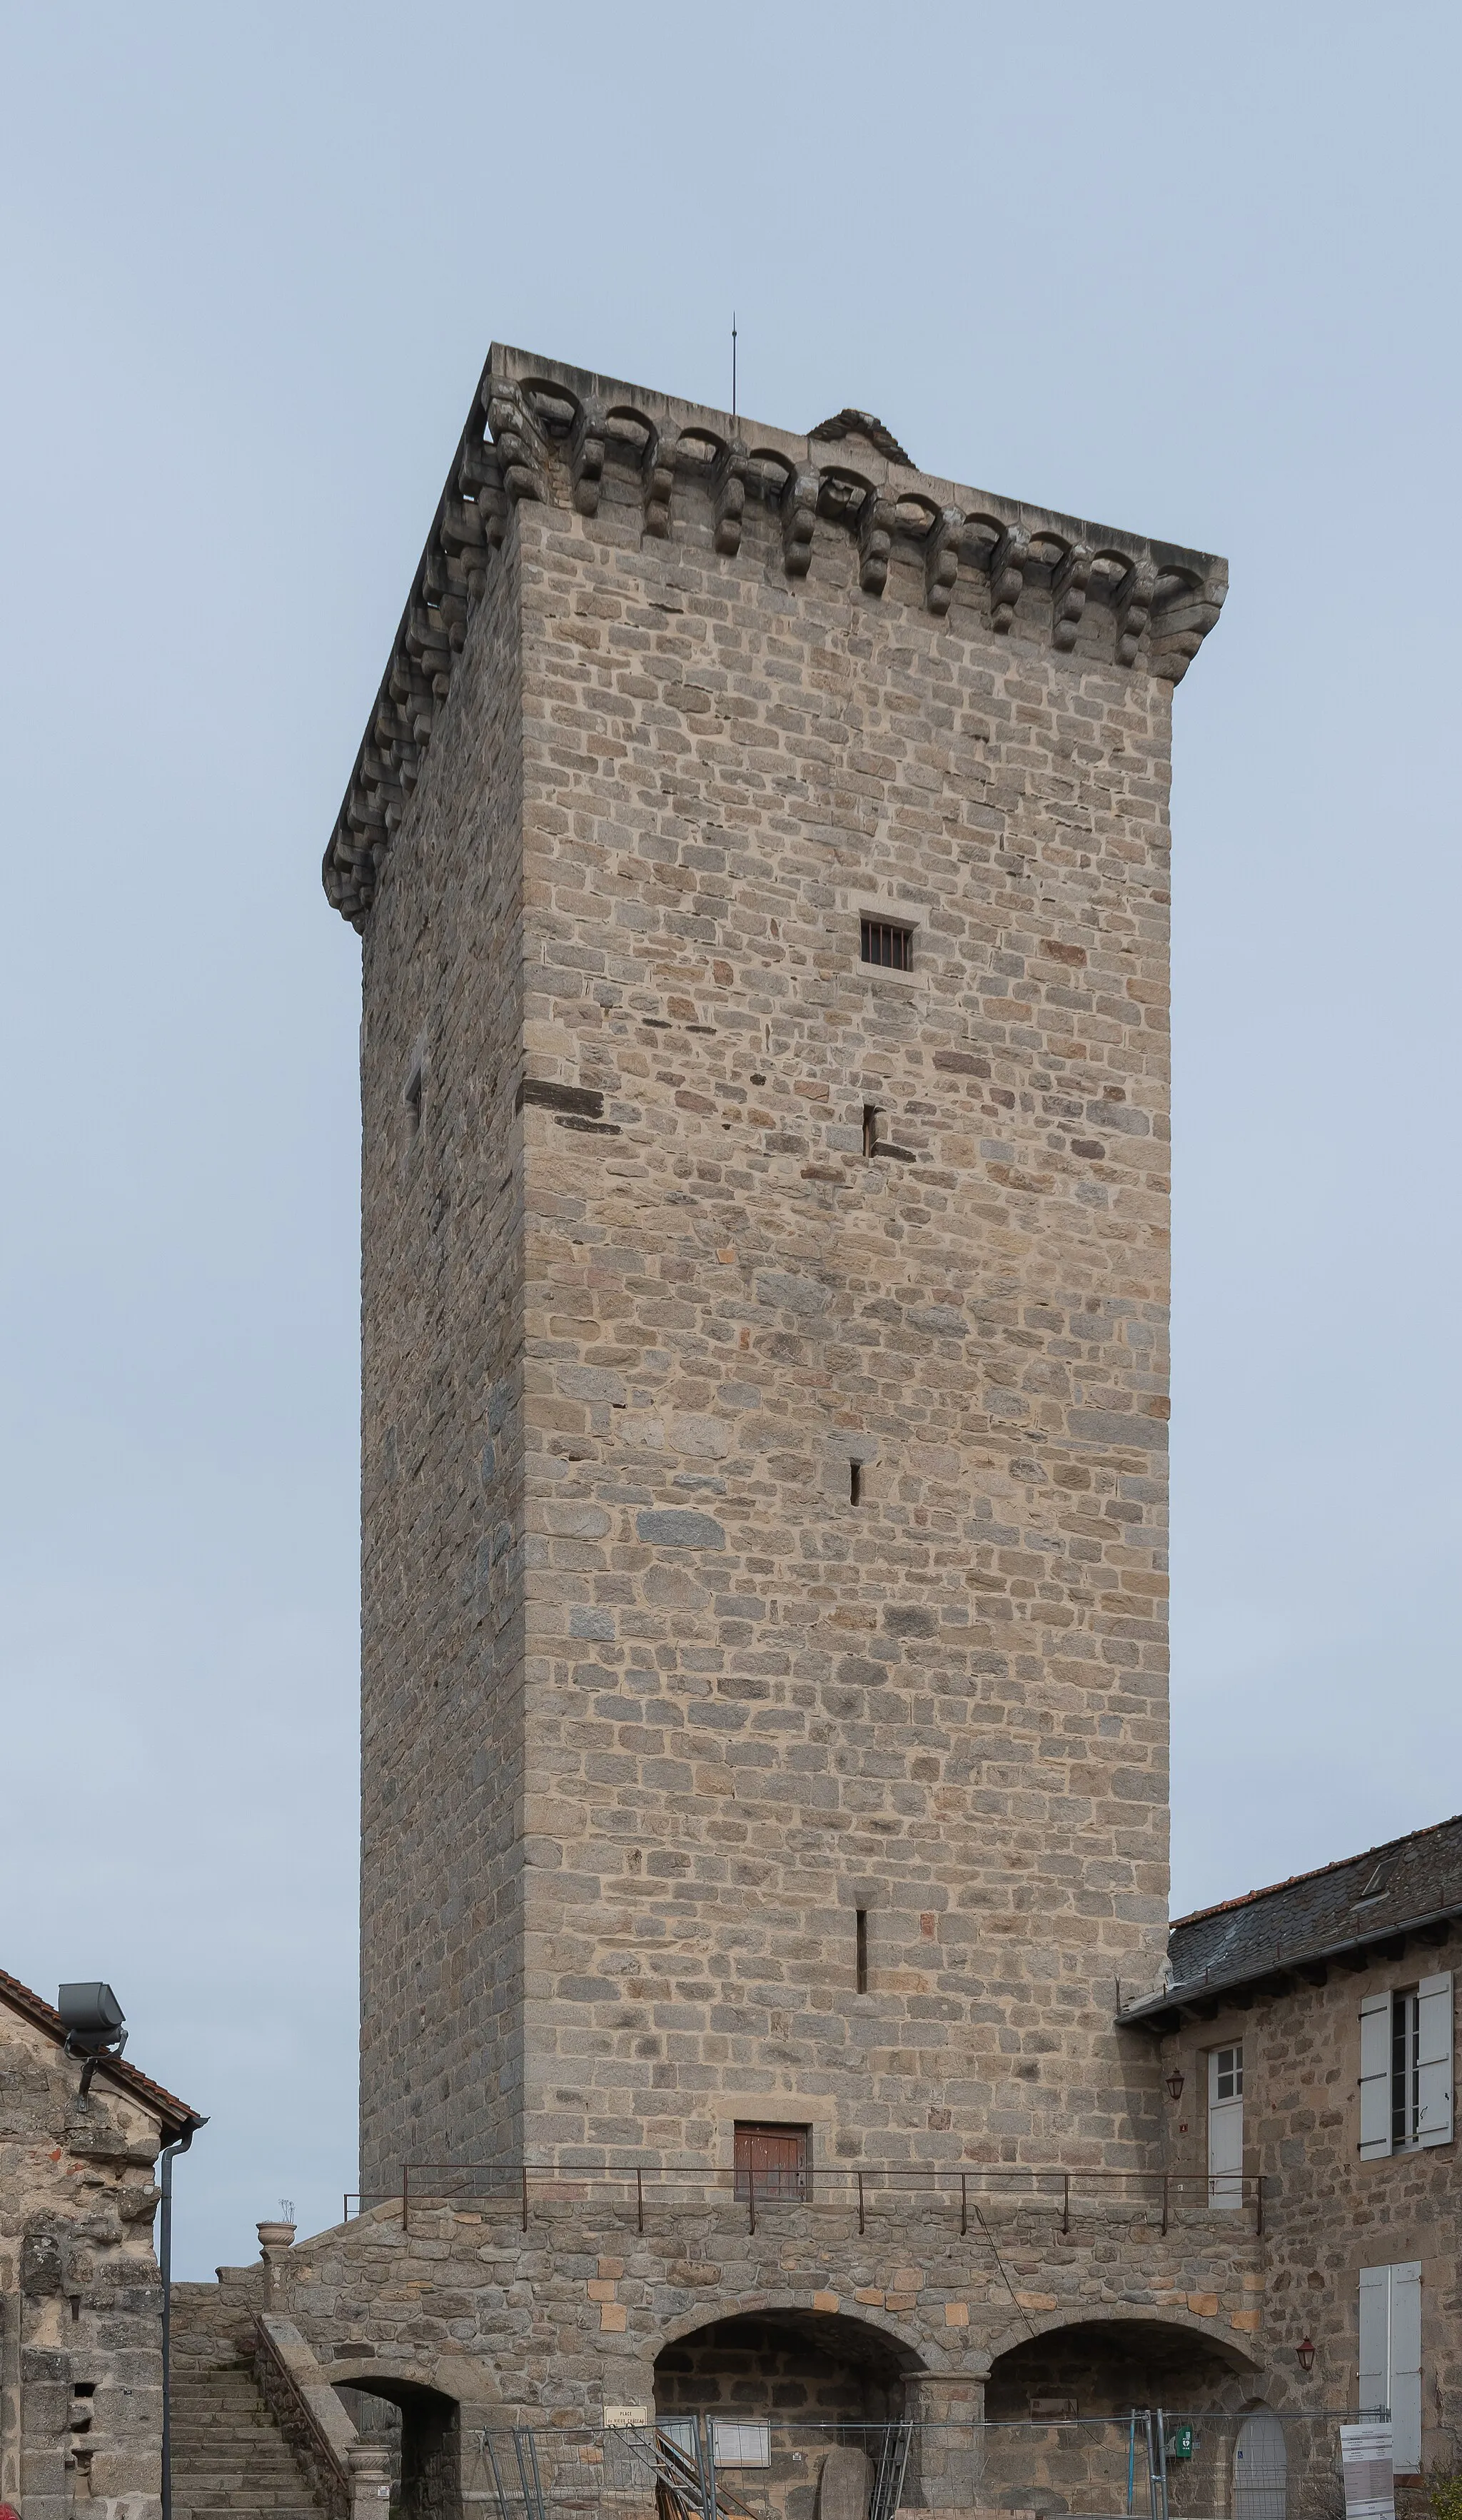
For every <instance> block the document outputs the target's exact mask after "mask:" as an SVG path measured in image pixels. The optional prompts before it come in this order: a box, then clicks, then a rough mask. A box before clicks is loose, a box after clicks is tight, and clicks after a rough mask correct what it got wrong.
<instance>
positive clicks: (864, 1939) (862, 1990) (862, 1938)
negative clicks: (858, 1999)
mask: <svg viewBox="0 0 1462 2520" xmlns="http://www.w3.org/2000/svg"><path fill="white" fill-rule="evenodd" d="M857 1967H858V1992H859V1994H860V1995H866V1994H867V1991H868V1912H867V1910H866V1908H860V1909H859V1911H858V1961H857Z"/></svg>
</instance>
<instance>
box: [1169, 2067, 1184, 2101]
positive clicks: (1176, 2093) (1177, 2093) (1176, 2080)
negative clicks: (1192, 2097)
mask: <svg viewBox="0 0 1462 2520" xmlns="http://www.w3.org/2000/svg"><path fill="white" fill-rule="evenodd" d="M1182 2085H1183V2078H1182V2076H1181V2074H1180V2073H1179V2072H1178V2069H1177V2067H1176V2066H1175V2065H1174V2068H1173V2071H1172V2073H1171V2074H1170V2075H1169V2077H1168V2096H1169V2098H1170V2099H1172V2100H1180V2099H1181V2098H1182Z"/></svg>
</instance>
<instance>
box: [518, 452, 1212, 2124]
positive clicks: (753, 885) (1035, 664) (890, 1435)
mask: <svg viewBox="0 0 1462 2520" xmlns="http://www.w3.org/2000/svg"><path fill="white" fill-rule="evenodd" d="M517 532H518V541H519V553H520V564H521V568H522V578H523V601H524V710H525V754H524V800H525V801H524V826H525V836H524V849H525V921H524V961H525V1008H524V1013H525V1042H526V1054H527V1059H528V1065H529V1070H530V1073H533V1074H537V1075H540V1076H545V1077H549V1078H553V1079H557V1080H561V1081H565V1082H569V1083H572V1084H575V1085H578V1086H581V1087H584V1086H587V1087H591V1088H593V1089H595V1090H596V1091H598V1092H599V1093H601V1094H602V1096H603V1098H604V1100H603V1111H604V1115H605V1120H606V1122H607V1124H608V1125H609V1126H610V1127H612V1128H613V1129H614V1130H615V1131H616V1132H617V1134H616V1135H614V1136H599V1135H586V1134H581V1133H575V1132H572V1131H570V1130H568V1129H566V1128H564V1127H562V1126H561V1125H560V1124H559V1122H558V1121H557V1120H556V1119H555V1118H554V1116H552V1115H551V1114H550V1113H549V1112H547V1111H544V1110H540V1109H530V1110H529V1111H528V1112H527V1113H526V1114H525V1120H526V1124H527V1125H526V1148H525V1183H526V1187H525V1194H524V1212H525V1234H526V1254H525V1258H526V1274H527V1297H526V1325H527V1345H526V1369H525V1371H526V1377H527V1394H528V1399H527V1411H526V1418H527V1434H526V1440H527V1463H526V1500H525V1503H526V1513H527V1521H528V1530H527V1551H528V1553H527V1561H526V1562H527V1572H526V1579H525V1581H526V1594H527V1602H526V1619H527V1656H528V1662H527V1709H528V1714H527V1728H528V1751H527V1761H528V1778H529V1783H528V1796H527V1806H526V1823H525V1825H526V1830H527V1839H528V1850H529V1872H528V1884H529V1887H528V1893H527V1905H526V1928H527V1936H528V1958H527V1988H528V1998H527V2014H526V2030H525V2045H526V2063H525V2073H526V2078H527V2091H526V2116H525V2123H526V2125H527V2126H528V2127H529V2128H531V2130H532V2137H533V2148H534V2151H535V2154H541V2153H542V2152H543V2151H544V2150H545V2149H547V2148H549V2147H554V2146H568V2147H572V2148H573V2150H574V2154H575V2156H576V2157H577V2155H578V2154H579V2153H580V2152H581V2151H583V2150H587V2151H589V2152H592V2153H596V2154H598V2155H601V2156H603V2155H607V2156H609V2157H613V2156H615V2155H616V2154H618V2155H623V2154H625V2153H626V2152H627V2151H628V2150H630V2149H632V2148H633V2149H638V2148H641V2147H644V2148H646V2149H648V2150H649V2151H650V2152H651V2153H660V2154H664V2155H666V2156H672V2155H675V2154H677V2153H685V2154H688V2155H695V2154H707V2155H709V2156H711V2157H712V2158H715V2159H718V2160H722V2161H724V2160H726V2159H728V2158H729V2157H730V2146H731V2125H732V2121H733V2120H734V2119H735V2118H736V2117H737V2116H742V2117H755V2116H758V2115H762V2116H771V2117H774V2118H776V2119H785V2120H801V2119H806V2120H808V2121H810V2122H812V2123H814V2124H815V2126H816V2140H817V2141H818V2142H819V2143H820V2145H822V2146H824V2147H830V2149H831V2151H832V2152H833V2153H834V2154H835V2155H839V2156H844V2157H853V2156H856V2155H858V2154H860V2153H863V2154H865V2155H868V2156H871V2157H884V2158H904V2157H908V2156H911V2155H912V2156H919V2155H926V2154H930V2153H939V2154H944V2153H948V2152H950V2151H951V2150H952V2149H953V2151H954V2152H956V2153H957V2152H958V2150H959V2149H960V2147H973V2148H974V2149H975V2150H976V2151H977V2152H979V2153H981V2154H984V2155H987V2156H996V2157H1001V2156H1003V2157H1014V2156H1020V2157H1025V2156H1026V2155H1027V2154H1031V2155H1034V2156H1039V2157H1043V2158H1046V2159H1049V2158H1052V2157H1054V2156H1055V2155H1056V2154H1057V2153H1058V2152H1060V2151H1061V2150H1062V2149H1063V2148H1066V2149H1070V2148H1072V2147H1075V2148H1076V2149H1077V2151H1078V2152H1079V2153H1080V2154H1081V2156H1082V2157H1085V2158H1088V2159H1089V2158H1110V2159H1112V2160H1114V2161H1116V2160H1119V2159H1121V2160H1130V2159H1133V2158H1137V2157H1141V2147H1142V2146H1144V2145H1145V2144H1146V2143H1147V2142H1148V2141H1150V2139H1151V2136H1152V2134H1153V2133H1154V2132H1155V2130H1154V2126H1153V2121H1152V2116H1151V2109H1150V2095H1149V2093H1147V2092H1138V2091H1134V2090H1133V2088H1132V2081H1131V2064H1132V2061H1133V2060H1132V2059H1130V2058H1129V2056H1127V2055H1125V2054H1124V2052H1123V2051H1122V2049H1121V2048H1120V2047H1119V2043H1118V2040H1117V2038H1116V2036H1115V2034H1114V2032H1113V2030H1112V2027H1111V2015H1112V2010H1113V2006H1114V2000H1115V1999H1114V1984H1115V1981H1116V1979H1117V1978H1118V1977H1126V1978H1129V1979H1130V1980H1131V1979H1134V1980H1137V1981H1138V1982H1141V1983H1150V1982H1151V1981H1152V1978H1153V1976H1154V1975H1155V1974H1156V1971H1157V1968H1158V1967H1159V1966H1160V1964H1161V1954H1162V1949H1163V1938H1164V1931H1165V1920H1166V1910H1165V1900H1166V1890H1167V1765H1166V1759H1167V1717H1166V1671H1167V1645H1166V1594H1167V1558H1166V1529H1165V1510H1166V1486H1165V1455H1164V1445H1165V1441H1166V1426H1165V1423H1164V1421H1165V1418H1166V1414H1167V1354H1166V1320H1167V1315H1166V1302H1167V1265H1168V1236H1167V1205H1168V1169H1167V1168H1168V1144H1167V1112H1168V1082H1167V1078H1168V1068H1167V1030H1166V1006H1167V950H1168V880H1169V873H1168V830H1167V812H1166V808H1167V782H1168V741H1169V690H1168V686H1167V685H1166V684H1163V683H1160V682H1157V681H1154V680H1151V679H1149V678H1148V677H1146V676H1144V675H1140V674H1136V675H1134V674H1130V673H1126V672H1123V671H1122V670H1121V669H1119V668H1117V667H1116V666H1114V665H1110V664H1104V663H1101V662H1098V661H1097V660H1096V659H1095V658H1094V657H1091V656H1086V655H1083V654H1081V653H1080V652H1078V653H1077V654H1076V655H1075V656H1073V657H1070V658H1062V657H1060V656H1058V655H1055V654H1053V653H1052V652H1050V651H1049V650H1048V649H1047V648H1045V647H1044V646H1043V645H1041V644H1038V641H1037V639H1036V638H1035V637H1032V638H1031V639H1029V640H1028V639H1026V638H1025V637H1023V636H1022V635H1021V625H1020V623H1019V620H1018V619H1017V625H1016V629H1015V631H1014V632H1013V633H1012V635H1011V636H1010V637H1009V638H1008V639H1005V640H1003V641H1002V640H997V638H996V637H995V636H994V635H993V634H992V633H991V631H990V630H989V629H988V627H986V626H985V625H984V623H983V622H982V620H981V619H980V618H979V617H978V616H977V614H976V612H975V608H974V606H973V604H971V605H970V606H968V607H962V606H960V605H959V604H958V603H956V605H955V606H954V607H953V610H952V613H951V615H950V618H949V620H948V621H947V622H945V623H943V624H941V623H937V622H935V621H933V620H932V619H930V618H929V617H928V616H927V615H926V614H924V613H922V612H921V611H919V610H917V609H916V608H915V607H913V605H912V604H911V603H909V602H907V601H901V600H900V590H899V589H898V588H897V587H896V586H893V585H891V587H890V591H889V594H888V595H887V596H886V597H885V598H884V599H883V601H882V603H881V604H877V603H873V602H871V601H870V600H869V599H868V598H867V597H865V596H864V595H863V594H862V593H861V591H860V588H859V584H858V577H857V562H856V554H855V553H854V551H853V549H852V547H851V546H850V544H849V542H848V539H847V537H846V536H845V535H833V534H831V533H828V534H827V535H826V536H825V538H824V537H823V536H822V535H821V534H820V535H819V536H818V537H817V538H816V539H815V543H814V551H813V562H812V569H811V573H810V576H809V578H808V580H807V581H806V583H805V584H803V585H802V586H800V587H799V588H797V589H796V590H795V591H794V590H792V589H790V588H788V586H787V585H786V582H785V579H784V576H783V573H782V569H781V563H780V549H779V543H778V544H776V545H775V547H774V545H773V538H772V536H771V534H770V532H769V533H768V534H767V536H766V538H765V540H763V539H761V538H759V536H758V535H757V534H756V533H755V532H752V533H749V534H748V535H747V537H746V540H745V541H744V542H743V545H742V551H741V555H740V557H739V558H738V559H737V561H736V562H734V563H730V562H727V561H725V560H724V559H723V558H721V557H720V556H719V555H718V554H716V553H715V552H713V550H712V549H711V547H710V546H711V528H710V518H709V514H708V512H707V513H703V514H701V515H699V516H697V515H696V513H695V510H694V506H693V503H691V502H689V501H687V514H686V516H685V518H684V522H683V526H682V529H681V530H680V531H679V532H678V533H677V535H676V536H675V538H674V539H672V540H671V541H670V542H668V543H661V542H650V541H645V540H642V537H641V534H640V530H639V511H638V506H636V507H631V506H629V505H628V504H625V505H622V506H617V505H613V504H611V503H610V502H609V501H608V499H607V498H606V499H605V500H604V501H603V502H602V503H601V506H600V511H599V514H598V517H596V518H595V519H594V520H593V522H592V524H586V523H585V522H584V520H582V519H580V518H578V517H576V516H575V515H574V514H573V513H572V512H571V511H570V510H568V509H567V508H560V507H557V506H542V507H533V508H527V507H523V508H520V509H519V510H518V512H517ZM870 899H872V900H877V901H882V902H884V903H885V904H886V905H887V906H888V907H889V908H890V910H892V911H893V912H896V913H897V912H898V911H900V910H902V911H903V912H904V913H905V914H906V915H908V916H912V917H914V918H915V919H916V920H917V922H918V923H917V932H916V937H915V944H914V958H915V960H914V970H913V973H912V975H911V976H906V975H903V974H900V973H890V972H883V971H875V970H872V969H870V968H869V967H867V966H864V965H863V964H862V963H861V962H860V957H859V943H860V924H859V906H860V903H861V902H865V901H867V900H870ZM867 1105H873V1106H875V1107H876V1108H878V1109H880V1110H882V1111H884V1112H885V1113H886V1115H887V1117H886V1122H880V1123H879V1124H878V1126H879V1127H880V1129H881V1130H886V1135H887V1139H888V1141H889V1142H891V1143H892V1144H893V1145H895V1146H896V1147H897V1148H899V1149H901V1150H902V1151H901V1154H900V1155H898V1156H894V1155H881V1156H874V1157H871V1158H869V1157H866V1156H865V1155H864V1152H863V1131H864V1108H865V1106H867ZM854 1460H857V1461H858V1462H859V1463H860V1464H861V1467H862V1502H861V1504H860V1505H858V1506H856V1507H855V1506H853V1505H852V1504H851V1502H850V1485H851V1481H850V1464H851V1463H852V1462H853V1461H854ZM859 1908H863V1909H864V1910H865V1911H866V1912H867V1913H868V1919H869V1922H868V1950H869V1984H868V1991H867V1993H866V1994H864V1995H859V1994H858V1993H857V1992H856V1988H855V1922H854V1919H855V1913H856V1911H857V1910H858V1909H859ZM1135 2061H1136V2063H1137V2065H1138V2069H1139V2071H1140V2066H1141V2062H1142V2060H1141V2058H1140V2056H1138V2057H1137V2058H1136V2059H1135ZM1134 2146H1135V2147H1136V2148H1137V2149H1136V2150H1135V2151H1134V2149H1133V2147H1134Z"/></svg>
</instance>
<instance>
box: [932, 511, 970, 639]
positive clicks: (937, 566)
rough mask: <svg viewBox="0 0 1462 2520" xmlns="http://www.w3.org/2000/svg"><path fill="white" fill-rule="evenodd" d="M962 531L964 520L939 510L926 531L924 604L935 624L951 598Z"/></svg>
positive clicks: (952, 512)
mask: <svg viewBox="0 0 1462 2520" xmlns="http://www.w3.org/2000/svg"><path fill="white" fill-rule="evenodd" d="M963 530H964V517H963V516H962V515H961V513H960V511H959V510H958V509H957V508H943V509H941V511H940V513H939V515H938V516H937V517H935V519H934V522H933V524H932V525H931V526H930V528H929V532H928V536H927V539H926V541H925V543H924V602H925V604H926V605H927V606H928V607H929V610H930V611H931V612H932V613H933V614H934V617H935V619H936V620H937V621H942V620H943V619H944V617H945V614H946V613H947V612H948V610H949V608H950V606H951V604H952V603H953V598H954V580H955V578H956V577H957V576H958V575H959V537H960V534H961V533H962V532H963Z"/></svg>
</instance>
